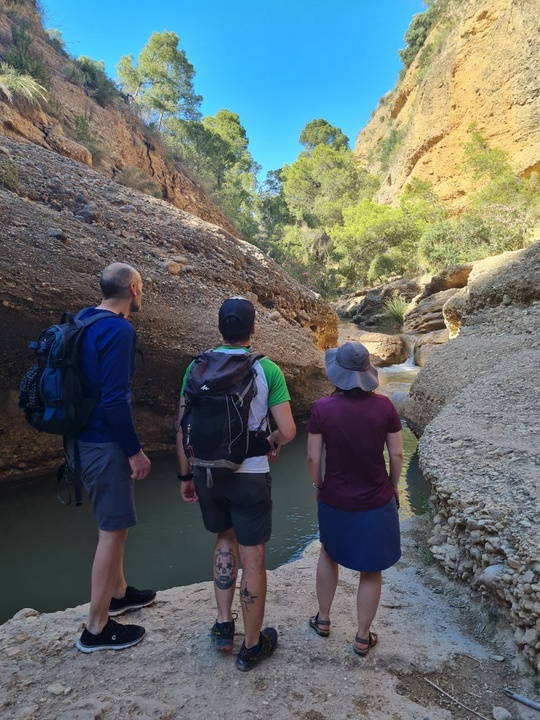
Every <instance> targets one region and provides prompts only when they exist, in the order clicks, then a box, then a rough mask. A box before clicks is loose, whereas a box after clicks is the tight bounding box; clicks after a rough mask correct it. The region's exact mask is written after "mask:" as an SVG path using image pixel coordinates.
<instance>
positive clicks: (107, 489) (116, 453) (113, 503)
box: [66, 440, 137, 530]
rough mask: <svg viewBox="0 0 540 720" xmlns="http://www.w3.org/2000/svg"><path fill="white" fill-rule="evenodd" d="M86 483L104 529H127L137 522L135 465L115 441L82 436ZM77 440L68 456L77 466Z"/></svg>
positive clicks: (80, 442) (101, 527) (84, 478)
mask: <svg viewBox="0 0 540 720" xmlns="http://www.w3.org/2000/svg"><path fill="white" fill-rule="evenodd" d="M77 444H78V446H79V454H80V458H81V470H82V477H81V479H82V483H83V485H84V487H85V489H86V492H87V493H88V497H89V498H90V501H91V503H92V505H93V507H94V512H95V514H96V517H97V523H98V527H99V529H100V530H125V529H126V528H130V527H133V525H135V523H136V522H137V514H136V512H135V500H134V496H133V480H132V479H131V467H130V465H129V461H128V459H127V457H126V456H125V455H124V453H123V451H122V449H121V447H120V445H119V444H118V443H115V442H108V443H90V442H84V441H82V440H78V441H77ZM73 453H74V442H73V441H72V440H70V441H68V443H67V447H66V457H67V461H68V465H69V468H70V470H71V471H72V472H73V467H74V456H73Z"/></svg>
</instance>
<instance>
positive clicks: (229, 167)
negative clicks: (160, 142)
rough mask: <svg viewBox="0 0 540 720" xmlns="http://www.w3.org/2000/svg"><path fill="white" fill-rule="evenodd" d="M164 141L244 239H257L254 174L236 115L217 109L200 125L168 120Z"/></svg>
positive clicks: (255, 169)
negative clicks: (193, 174) (192, 172)
mask: <svg viewBox="0 0 540 720" xmlns="http://www.w3.org/2000/svg"><path fill="white" fill-rule="evenodd" d="M164 138H165V140H166V142H167V145H168V147H169V148H170V149H171V150H172V152H173V154H174V156H175V157H176V158H178V159H180V160H182V162H184V163H185V164H186V165H187V166H188V167H189V168H190V169H192V170H193V171H194V172H195V173H196V175H197V176H198V178H199V179H200V180H201V181H202V183H203V185H204V186H205V189H206V191H207V192H208V194H209V195H210V197H211V198H212V199H213V200H214V201H215V202H216V203H217V204H218V205H219V206H220V208H221V209H222V210H223V212H224V213H225V215H226V216H227V217H228V218H229V220H230V221H231V223H232V224H233V225H234V226H235V228H236V229H237V231H238V233H239V234H240V236H241V237H243V238H244V239H245V240H249V241H250V242H256V241H257V238H258V236H259V198H258V195H257V179H256V173H257V172H258V171H259V169H260V168H259V165H257V163H256V162H255V161H254V159H253V157H252V156H251V154H250V152H249V149H248V146H249V141H248V138H247V134H246V130H245V128H244V127H243V126H242V124H241V122H240V118H239V116H238V115H237V114H236V113H233V112H231V111H230V110H225V109H223V110H220V111H219V112H217V113H216V114H215V115H212V116H208V117H205V118H203V120H202V122H197V121H193V120H188V121H186V120H180V119H179V118H177V117H173V118H168V119H166V120H165V124H164Z"/></svg>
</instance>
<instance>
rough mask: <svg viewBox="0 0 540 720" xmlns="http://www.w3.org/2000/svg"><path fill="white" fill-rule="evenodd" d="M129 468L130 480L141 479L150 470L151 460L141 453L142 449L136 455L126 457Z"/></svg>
mask: <svg viewBox="0 0 540 720" xmlns="http://www.w3.org/2000/svg"><path fill="white" fill-rule="evenodd" d="M128 461H129V466H130V468H131V479H132V480H143V479H144V478H145V477H146V476H147V475H148V473H149V472H150V466H151V462H150V460H149V459H148V458H147V457H146V455H145V454H144V453H143V451H142V449H141V450H139V452H138V453H137V454H136V455H132V456H131V457H130V458H128Z"/></svg>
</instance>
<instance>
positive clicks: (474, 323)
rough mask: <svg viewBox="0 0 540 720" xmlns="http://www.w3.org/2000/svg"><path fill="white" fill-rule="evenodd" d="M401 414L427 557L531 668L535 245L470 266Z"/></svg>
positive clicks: (537, 476) (539, 423) (538, 593)
mask: <svg viewBox="0 0 540 720" xmlns="http://www.w3.org/2000/svg"><path fill="white" fill-rule="evenodd" d="M443 313H444V315H445V318H446V320H447V324H448V325H449V327H450V328H451V329H452V331H453V334H454V335H456V333H458V334H457V336H455V337H454V338H452V339H450V340H449V341H448V342H447V343H446V344H445V345H443V346H441V347H439V348H437V349H436V350H434V351H433V352H432V353H431V355H430V356H429V358H428V360H427V362H426V365H425V367H424V368H422V370H421V371H420V373H419V374H418V376H417V378H416V380H415V381H414V383H413V386H412V388H411V396H410V399H409V401H408V402H407V404H406V410H405V415H406V417H407V419H408V422H409V424H410V425H411V426H412V427H413V428H414V429H415V430H416V432H417V433H422V437H421V440H420V444H419V456H420V464H421V467H422V469H423V471H424V473H425V475H426V477H427V479H428V480H429V481H430V482H431V484H432V488H433V494H432V498H431V499H432V501H433V504H434V506H435V509H436V515H435V520H434V530H433V533H432V537H431V538H430V541H429V543H430V545H431V550H432V552H433V555H434V556H435V557H436V558H437V559H438V560H439V561H440V562H441V563H442V565H443V566H444V568H445V569H446V571H447V572H448V573H449V574H451V575H452V576H455V577H458V578H460V579H462V580H465V581H467V582H469V583H470V584H471V585H473V586H474V587H476V588H477V589H480V590H481V591H482V592H483V593H485V594H486V595H489V596H490V597H492V598H495V599H496V600H497V601H498V603H499V606H500V609H501V611H502V613H503V614H504V615H505V616H507V617H508V618H509V620H510V623H511V625H512V626H513V628H514V631H515V635H514V638H515V642H516V643H517V644H518V646H519V647H520V648H521V649H522V650H523V652H524V653H525V655H526V656H527V657H528V658H529V660H530V661H531V662H532V663H533V665H534V666H535V667H536V668H537V669H539V670H540V563H539V562H538V557H539V551H540V532H539V530H538V522H537V515H538V504H539V501H540V420H539V415H538V407H539V400H540V385H539V380H538V378H539V371H540V340H539V333H540V243H536V244H534V245H532V246H531V247H529V248H527V249H526V250H520V251H518V252H513V253H504V254H503V255H501V256H498V257H493V258H488V259H486V260H484V261H481V262H479V263H475V264H474V266H473V269H472V271H471V273H470V275H469V279H468V284H467V287H466V288H463V289H462V290H459V291H458V292H457V293H456V294H455V295H454V296H453V297H452V298H451V299H450V300H448V301H447V303H446V304H445V306H444V308H443Z"/></svg>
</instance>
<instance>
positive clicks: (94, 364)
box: [78, 307, 141, 457]
mask: <svg viewBox="0 0 540 720" xmlns="http://www.w3.org/2000/svg"><path fill="white" fill-rule="evenodd" d="M96 312H101V311H98V310H97V309H96V308H95V307H89V308H85V309H84V310H83V311H82V312H81V317H88V316H90V315H92V314H94V313H96ZM136 339H137V336H136V333H135V329H134V328H133V326H132V325H131V323H129V322H128V321H127V320H125V319H124V318H120V317H118V315H116V314H115V313H113V312H111V317H110V319H109V318H103V319H102V320H98V321H97V322H95V323H94V324H93V325H90V326H89V327H88V328H87V329H86V330H85V331H84V334H83V338H82V345H81V351H80V363H81V370H82V374H83V378H84V381H85V394H86V395H87V396H88V397H92V398H99V400H98V402H97V405H96V407H95V408H94V410H93V411H92V414H91V416H90V420H89V422H88V424H87V425H86V427H85V428H84V430H82V431H81V432H80V433H79V435H78V438H79V439H80V440H84V441H86V442H118V443H119V444H120V447H121V448H122V450H123V451H124V453H125V454H126V455H127V456H128V457H131V456H132V455H135V454H136V453H138V452H139V450H140V449H141V443H140V442H139V438H138V436H137V432H136V431H135V426H134V424H133V418H132V416H131V378H132V376H133V373H134V371H135V345H136Z"/></svg>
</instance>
